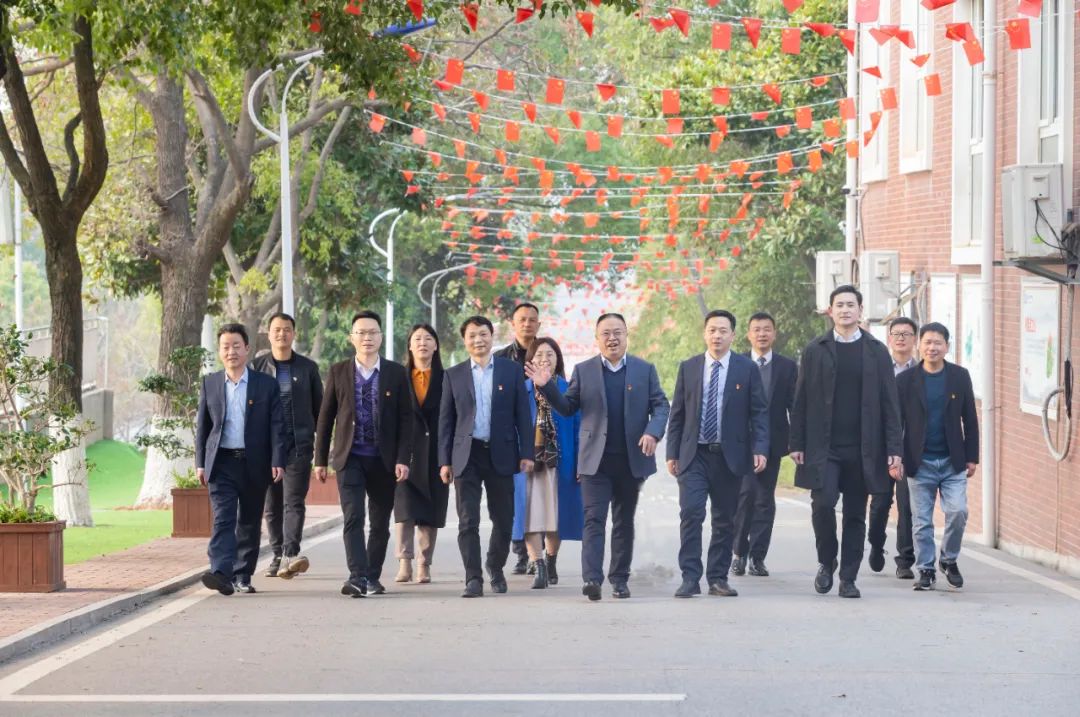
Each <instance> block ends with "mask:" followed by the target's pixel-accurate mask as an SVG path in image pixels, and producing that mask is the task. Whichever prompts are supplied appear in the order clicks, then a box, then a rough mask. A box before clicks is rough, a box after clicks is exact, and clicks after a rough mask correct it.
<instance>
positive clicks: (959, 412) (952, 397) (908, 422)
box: [896, 362, 979, 476]
mask: <svg viewBox="0 0 1080 717" xmlns="http://www.w3.org/2000/svg"><path fill="white" fill-rule="evenodd" d="M896 390H897V392H898V393H899V394H900V424H901V426H903V429H904V472H905V473H906V474H907V475H909V476H913V475H915V473H916V471H918V470H919V466H920V465H922V456H923V448H924V447H925V445H926V410H927V409H926V369H924V368H923V365H922V363H919V365H917V366H915V367H914V368H912V369H910V370H908V371H904V372H903V373H902V374H900V375H899V376H898V377H897V379H896ZM945 395H946V396H948V401H947V402H946V404H945V439H946V441H947V442H948V444H949V460H950V461H951V462H952V467H953V470H955V471H956V472H957V473H960V472H961V471H965V470H967V464H968V463H978V462H979V416H978V412H976V410H975V392H974V391H973V390H972V388H971V374H969V373H968V371H967V369H966V368H963V367H961V366H957V365H956V364H951V363H948V362H946V363H945Z"/></svg>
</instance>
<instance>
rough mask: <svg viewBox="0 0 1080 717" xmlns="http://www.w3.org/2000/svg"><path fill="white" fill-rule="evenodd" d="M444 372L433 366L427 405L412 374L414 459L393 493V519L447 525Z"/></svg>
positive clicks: (410, 383)
mask: <svg viewBox="0 0 1080 717" xmlns="http://www.w3.org/2000/svg"><path fill="white" fill-rule="evenodd" d="M442 388H443V371H442V369H437V368H434V367H433V368H432V369H431V383H430V384H429V385H428V392H427V396H426V397H425V398H424V405H423V406H421V405H420V402H419V401H417V399H416V391H415V390H414V389H413V385H412V377H411V376H409V404H410V406H411V407H412V413H411V416H412V458H411V460H410V461H409V479H408V480H407V481H404V482H402V483H398V484H397V489H396V492H395V493H394V520H395V521H397V522H398V523H401V522H403V521H406V520H412V521H416V523H418V524H420V525H431V526H434V527H436V528H442V527H445V526H446V505H447V502H448V501H449V499H450V486H448V485H446V484H445V483H443V482H442V479H440V478H439V460H438V458H439V405H440V403H441V402H442Z"/></svg>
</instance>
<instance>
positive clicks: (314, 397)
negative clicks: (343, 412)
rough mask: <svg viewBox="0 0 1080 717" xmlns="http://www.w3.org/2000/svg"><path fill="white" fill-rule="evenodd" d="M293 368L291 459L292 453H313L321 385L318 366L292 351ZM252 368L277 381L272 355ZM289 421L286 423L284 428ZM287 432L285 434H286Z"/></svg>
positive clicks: (262, 359) (258, 358)
mask: <svg viewBox="0 0 1080 717" xmlns="http://www.w3.org/2000/svg"><path fill="white" fill-rule="evenodd" d="M292 355H293V357H292V361H291V365H292V381H293V383H292V385H293V391H292V427H293V436H292V437H293V438H294V439H295V445H294V446H290V448H289V453H288V455H289V457H290V458H292V456H293V451H294V450H295V451H296V452H297V453H298V454H300V455H302V456H310V455H312V454H313V453H314V451H315V424H316V423H317V422H318V420H319V408H320V407H321V406H322V399H323V385H322V379H321V378H320V377H319V365H318V364H316V363H315V362H314V361H312V360H311V359H309V358H308V357H307V356H303V355H301V354H298V353H297V352H295V351H293V354H292ZM251 368H253V369H255V370H256V371H261V372H262V373H265V374H268V375H270V376H273V377H274V378H277V363H276V362H275V361H274V355H273V354H272V353H266V354H263V355H262V356H259V357H257V358H256V359H255V360H254V361H252V362H251ZM287 425H288V421H286V426H287ZM286 432H287V431H286Z"/></svg>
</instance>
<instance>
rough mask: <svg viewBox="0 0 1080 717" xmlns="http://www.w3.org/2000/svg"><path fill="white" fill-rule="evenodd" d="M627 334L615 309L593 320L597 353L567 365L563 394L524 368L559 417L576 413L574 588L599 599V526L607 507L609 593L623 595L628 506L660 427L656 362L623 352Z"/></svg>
mask: <svg viewBox="0 0 1080 717" xmlns="http://www.w3.org/2000/svg"><path fill="white" fill-rule="evenodd" d="M627 336H628V331H627V328H626V320H625V319H624V318H623V317H622V316H621V315H619V314H603V315H602V316H601V317H600V318H599V320H597V322H596V343H597V346H598V347H599V349H600V355H599V356H594V357H593V358H591V359H589V360H588V361H584V362H582V363H580V364H578V365H577V366H575V367H574V375H573V376H572V377H571V379H570V385H569V386H568V387H567V389H566V393H565V394H562V393H560V392H559V389H558V387H557V386H556V385H555V383H553V382H551V369H550V368H540V367H538V366H534V365H532V364H526V365H525V373H526V375H527V376H528V377H529V378H531V379H532V380H533V385H535V386H536V387H538V388H539V389H540V390H541V391H543V393H544V396H545V397H546V398H547V399H548V401H549V402H550V403H551V406H552V408H554V409H555V410H556V411H558V412H559V413H560V414H562V415H564V416H572V415H574V414H575V413H577V412H578V410H580V411H581V430H580V433H579V438H578V480H580V481H581V497H582V502H583V503H584V507H585V529H584V532H583V535H582V543H581V573H582V578H583V579H584V581H585V585H584V587H582V589H581V592H582V594H583V595H585V596H586V597H588V598H589V599H590V600H599V599H600V584H601V583H602V582H603V580H604V572H603V563H604V530H605V528H606V527H607V515H608V506H609V505H610V507H611V564H610V566H609V568H608V580H609V581H610V582H611V586H612V596H613V597H616V598H628V597H630V589H629V587H628V586H627V582H628V581H629V579H630V562H631V559H632V558H633V553H634V511H635V510H636V509H637V501H638V493H639V491H640V490H641V486H642V484H643V483H644V481H645V479H646V478H648V477H649V476H650V475H652V474H653V473H655V472H656V457H655V455H656V444H657V442H658V441H659V440H660V439H661V438H662V437H663V436H664V427H665V426H666V425H667V418H668V400H667V397H666V396H665V395H664V391H663V389H662V388H661V387H660V377H659V376H658V375H657V373H656V367H655V366H653V365H652V364H651V363H648V362H647V361H643V360H642V359H640V358H637V357H636V356H630V355H629V354H627V353H626V344H627Z"/></svg>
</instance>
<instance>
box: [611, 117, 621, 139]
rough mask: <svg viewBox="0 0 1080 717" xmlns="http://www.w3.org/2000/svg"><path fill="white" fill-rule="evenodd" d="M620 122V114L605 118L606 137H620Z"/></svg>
mask: <svg viewBox="0 0 1080 717" xmlns="http://www.w3.org/2000/svg"><path fill="white" fill-rule="evenodd" d="M622 123H623V118H622V116H621V115H610V116H609V117H608V118H607V133H608V137H615V138H618V137H622Z"/></svg>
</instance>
